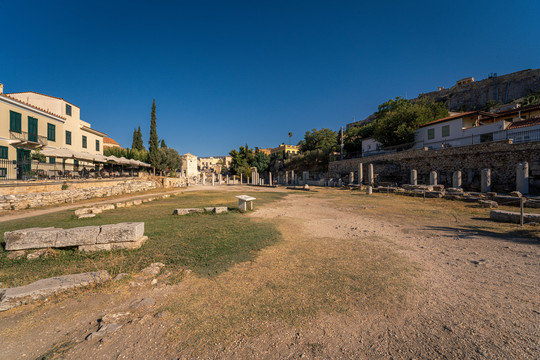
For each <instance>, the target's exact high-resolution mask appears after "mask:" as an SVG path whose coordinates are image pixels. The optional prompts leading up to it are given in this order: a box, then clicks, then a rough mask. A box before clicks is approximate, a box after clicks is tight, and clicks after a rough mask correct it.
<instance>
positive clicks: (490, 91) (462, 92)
mask: <svg viewBox="0 0 540 360" xmlns="http://www.w3.org/2000/svg"><path fill="white" fill-rule="evenodd" d="M539 89H540V69H534V70H531V69H528V70H522V71H518V72H515V73H511V74H506V75H501V76H493V77H490V78H488V79H484V80H480V81H475V82H471V83H467V84H462V85H454V86H452V87H451V88H449V89H443V90H440V91H432V92H429V93H426V94H420V95H419V96H418V99H421V98H424V97H430V98H432V99H434V100H435V101H445V102H446V104H447V107H448V110H449V111H469V110H478V109H481V108H482V107H483V106H484V105H485V104H486V103H487V102H488V101H490V100H494V101H499V102H501V103H508V102H511V101H512V100H514V99H519V98H521V97H524V96H527V95H529V94H531V93H533V92H535V91H537V90H539Z"/></svg>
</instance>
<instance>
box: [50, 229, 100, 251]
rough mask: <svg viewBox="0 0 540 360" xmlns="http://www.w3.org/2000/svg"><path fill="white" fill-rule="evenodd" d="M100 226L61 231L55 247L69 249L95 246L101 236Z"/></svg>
mask: <svg viewBox="0 0 540 360" xmlns="http://www.w3.org/2000/svg"><path fill="white" fill-rule="evenodd" d="M99 232H100V227H99V226H83V227H77V228H73V229H65V230H64V229H60V231H59V232H58V235H57V237H56V242H55V243H54V245H53V247H57V248H61V247H69V246H79V245H88V244H95V243H96V239H97V237H98V235H99Z"/></svg>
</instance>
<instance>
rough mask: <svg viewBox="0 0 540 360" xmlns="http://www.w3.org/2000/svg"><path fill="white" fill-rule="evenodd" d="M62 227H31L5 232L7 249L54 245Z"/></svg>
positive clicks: (41, 247)
mask: <svg viewBox="0 0 540 360" xmlns="http://www.w3.org/2000/svg"><path fill="white" fill-rule="evenodd" d="M61 230H62V229H57V228H53V227H50V228H29V229H22V230H15V231H8V232H5V233H4V241H5V242H6V250H26V249H44V248H48V247H53V246H54V244H55V243H56V237H57V236H58V233H59V232H60V231H61Z"/></svg>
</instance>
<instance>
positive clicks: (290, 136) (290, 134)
mask: <svg viewBox="0 0 540 360" xmlns="http://www.w3.org/2000/svg"><path fill="white" fill-rule="evenodd" d="M291 138H292V132H290V131H289V145H291Z"/></svg>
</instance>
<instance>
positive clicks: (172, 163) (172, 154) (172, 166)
mask: <svg viewBox="0 0 540 360" xmlns="http://www.w3.org/2000/svg"><path fill="white" fill-rule="evenodd" d="M159 152H160V153H161V157H160V163H159V165H158V169H159V170H160V171H161V172H165V173H169V174H170V173H174V172H176V170H178V169H179V168H180V167H181V166H182V158H181V157H180V154H178V151H176V150H175V149H172V148H167V147H162V148H160V149H159Z"/></svg>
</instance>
